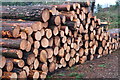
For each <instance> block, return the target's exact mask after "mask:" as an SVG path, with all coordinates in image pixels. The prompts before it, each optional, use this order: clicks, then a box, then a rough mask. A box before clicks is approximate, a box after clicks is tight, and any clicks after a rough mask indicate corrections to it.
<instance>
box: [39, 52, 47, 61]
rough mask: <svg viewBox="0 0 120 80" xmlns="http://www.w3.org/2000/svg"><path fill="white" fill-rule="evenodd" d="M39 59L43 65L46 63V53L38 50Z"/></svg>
mask: <svg viewBox="0 0 120 80" xmlns="http://www.w3.org/2000/svg"><path fill="white" fill-rule="evenodd" d="M39 54H40V57H39V60H40V61H41V62H43V63H45V62H46V61H47V58H48V53H47V52H46V50H40V53H39Z"/></svg>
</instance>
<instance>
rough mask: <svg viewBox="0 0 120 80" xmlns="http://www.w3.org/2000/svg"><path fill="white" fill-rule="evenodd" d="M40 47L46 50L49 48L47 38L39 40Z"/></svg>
mask: <svg viewBox="0 0 120 80" xmlns="http://www.w3.org/2000/svg"><path fill="white" fill-rule="evenodd" d="M41 46H42V47H43V48H47V47H48V46H49V41H48V39H47V38H43V39H42V40H41Z"/></svg>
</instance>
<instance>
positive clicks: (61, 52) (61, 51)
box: [58, 47, 65, 57]
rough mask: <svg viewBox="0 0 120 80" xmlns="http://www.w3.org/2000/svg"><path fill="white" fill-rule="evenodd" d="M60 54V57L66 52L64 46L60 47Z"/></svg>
mask: <svg viewBox="0 0 120 80" xmlns="http://www.w3.org/2000/svg"><path fill="white" fill-rule="evenodd" d="M58 55H59V56H60V57H64V55H65V53H64V48H63V47H61V48H60V50H59V52H58Z"/></svg>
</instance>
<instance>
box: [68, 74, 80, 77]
mask: <svg viewBox="0 0 120 80" xmlns="http://www.w3.org/2000/svg"><path fill="white" fill-rule="evenodd" d="M77 75H78V73H70V74H69V75H68V76H70V77H75V76H77Z"/></svg>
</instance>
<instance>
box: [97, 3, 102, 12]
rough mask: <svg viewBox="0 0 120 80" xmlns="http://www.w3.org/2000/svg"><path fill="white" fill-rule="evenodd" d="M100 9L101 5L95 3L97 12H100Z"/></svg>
mask: <svg viewBox="0 0 120 80" xmlns="http://www.w3.org/2000/svg"><path fill="white" fill-rule="evenodd" d="M101 9H102V5H100V4H97V12H100V11H101Z"/></svg>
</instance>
